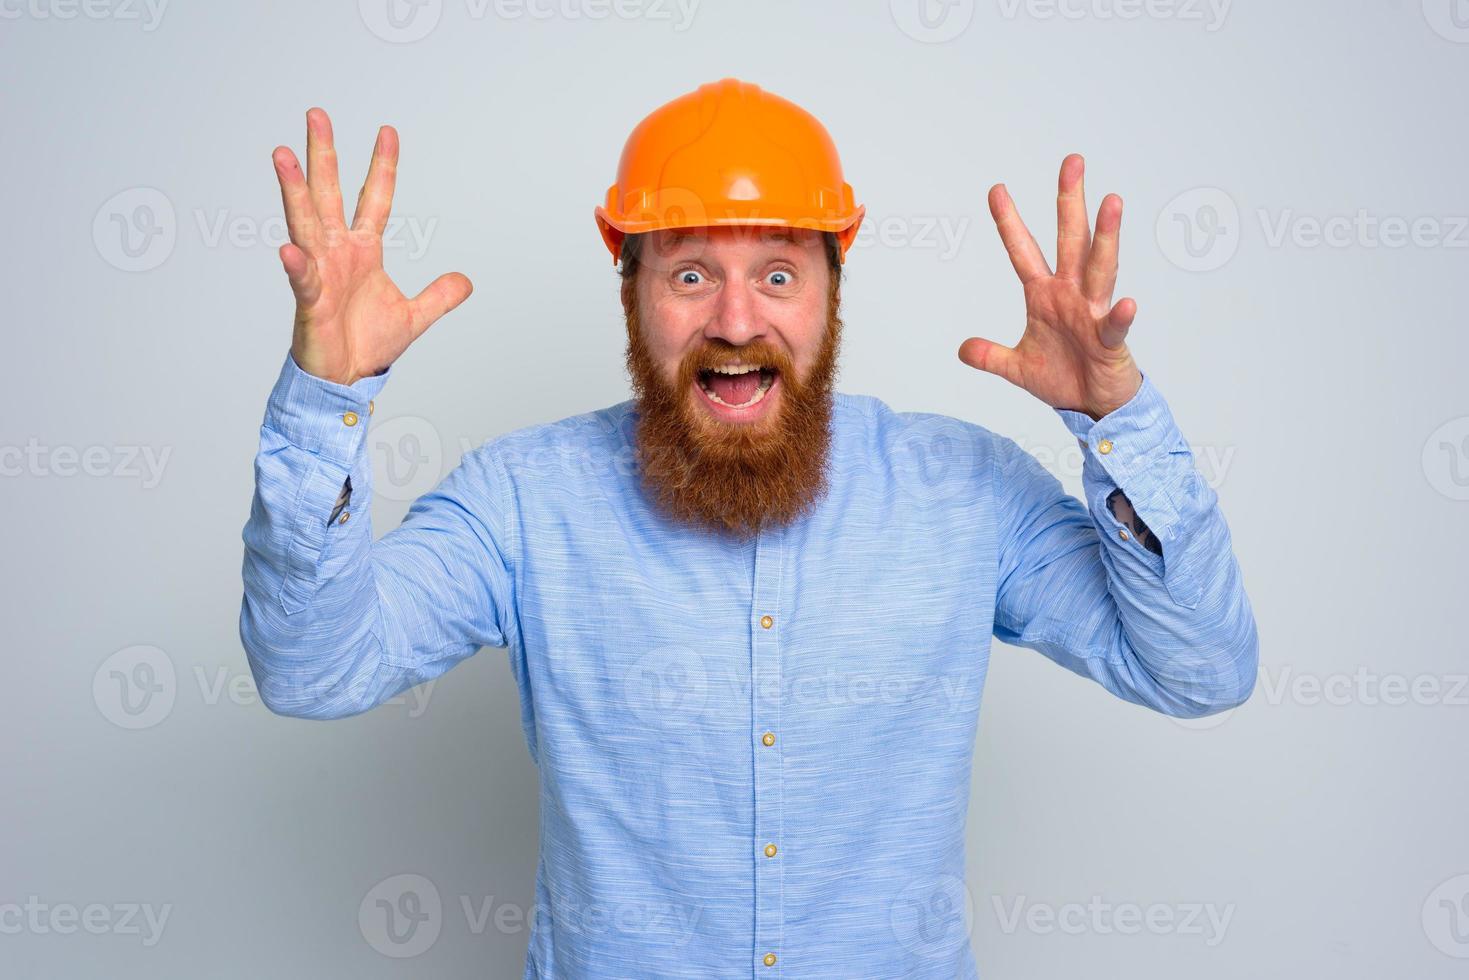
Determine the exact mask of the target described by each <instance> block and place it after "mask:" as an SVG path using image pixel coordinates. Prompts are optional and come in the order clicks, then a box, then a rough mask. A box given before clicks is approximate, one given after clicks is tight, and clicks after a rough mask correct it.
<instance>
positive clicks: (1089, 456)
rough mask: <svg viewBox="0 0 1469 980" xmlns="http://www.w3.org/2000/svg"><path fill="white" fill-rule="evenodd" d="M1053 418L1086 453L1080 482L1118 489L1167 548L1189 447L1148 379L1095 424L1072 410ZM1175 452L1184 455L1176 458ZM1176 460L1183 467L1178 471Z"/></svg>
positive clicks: (1145, 378)
mask: <svg viewBox="0 0 1469 980" xmlns="http://www.w3.org/2000/svg"><path fill="white" fill-rule="evenodd" d="M1056 414H1058V415H1060V416H1061V420H1062V422H1064V423H1065V424H1066V428H1067V429H1069V430H1070V431H1071V434H1072V435H1074V436H1076V440H1077V442H1079V443H1080V444H1081V448H1082V450H1083V451H1084V452H1085V453H1086V461H1085V463H1084V464H1083V466H1082V479H1083V481H1084V482H1086V483H1089V484H1091V485H1092V487H1094V488H1096V487H1097V486H1098V484H1102V485H1105V484H1111V485H1113V486H1117V487H1121V488H1122V491H1123V493H1125V494H1127V498H1128V500H1129V501H1130V502H1131V503H1132V506H1133V509H1134V510H1135V511H1137V513H1138V514H1139V515H1140V516H1142V518H1143V520H1144V521H1145V522H1146V523H1147V525H1148V527H1150V528H1151V529H1152V530H1153V533H1154V534H1157V535H1158V536H1159V538H1160V539H1162V541H1163V544H1164V547H1165V550H1166V547H1167V544H1168V535H1169V532H1171V531H1172V530H1173V526H1174V524H1176V523H1177V521H1178V519H1179V512H1178V509H1177V507H1176V506H1175V502H1174V500H1173V496H1174V494H1173V490H1174V484H1175V483H1176V482H1177V481H1179V480H1180V479H1181V478H1182V474H1183V473H1184V472H1185V470H1186V469H1187V467H1188V466H1191V465H1192V462H1191V450H1190V449H1189V447H1188V443H1187V442H1185V441H1184V438H1183V433H1181V432H1180V431H1179V430H1178V425H1177V423H1176V422H1174V419H1173V413H1172V412H1171V411H1169V409H1168V403H1167V402H1165V401H1164V400H1163V396H1162V394H1160V393H1159V391H1158V389H1157V388H1156V387H1154V385H1153V382H1152V380H1151V379H1150V378H1149V377H1148V376H1147V375H1146V374H1144V375H1143V381H1142V385H1141V386H1139V388H1138V390H1137V392H1136V393H1135V394H1133V396H1132V398H1131V399H1129V400H1128V401H1127V403H1126V404H1124V405H1122V406H1121V407H1119V408H1117V409H1114V410H1113V411H1111V412H1109V413H1107V414H1106V415H1104V416H1102V417H1101V418H1100V419H1097V420H1095V421H1093V419H1092V418H1091V416H1089V415H1087V414H1086V413H1085V412H1078V411H1073V410H1071V409H1056ZM1179 453H1181V454H1182V456H1176V455H1175V454H1179ZM1180 461H1182V462H1184V463H1186V464H1187V466H1185V467H1184V468H1182V469H1181V468H1180V465H1179V464H1180ZM1102 496H1105V494H1102Z"/></svg>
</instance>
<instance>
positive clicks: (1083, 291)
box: [959, 153, 1142, 419]
mask: <svg viewBox="0 0 1469 980" xmlns="http://www.w3.org/2000/svg"><path fill="white" fill-rule="evenodd" d="M1084 170H1085V162H1084V161H1083V160H1082V158H1081V156H1080V155H1079V154H1075V153H1073V154H1071V155H1070V156H1068V157H1067V158H1066V159H1065V160H1064V161H1062V163H1061V175H1060V178H1059V180H1058V189H1057V196H1056V271H1055V272H1054V273H1053V272H1052V271H1051V267H1050V266H1049V265H1048V264H1047V263H1046V259H1045V256H1044V255H1042V254H1041V250H1040V246H1038V245H1037V244H1036V241H1035V238H1034V237H1033V236H1032V235H1031V233H1030V231H1029V230H1028V229H1027V228H1026V227H1025V223H1024V222H1023V221H1021V220H1020V214H1019V212H1018V211H1016V209H1015V202H1014V201H1013V200H1011V198H1010V194H1009V192H1008V191H1007V190H1006V189H1005V185H1003V184H996V185H995V186H994V187H992V188H990V194H989V205H990V213H991V214H992V215H993V216H994V219H995V224H996V226H997V227H998V228H999V232H1000V238H1001V240H1003V242H1004V243H1005V250H1006V252H1008V253H1009V255H1010V261H1011V264H1012V265H1014V267H1015V273H1016V275H1018V276H1019V277H1020V281H1021V283H1022V284H1023V286H1024V288H1025V333H1024V334H1023V335H1022V336H1021V338H1020V341H1019V343H1017V344H1016V345H1015V346H1014V347H1006V346H1004V345H1003V344H999V343H996V342H995V341H992V340H986V339H984V338H981V337H970V338H969V339H968V340H966V341H964V343H963V344H962V345H961V346H960V347H959V359H960V360H961V361H963V362H964V363H965V364H968V365H970V366H971V367H975V368H978V369H979V370H981V371H987V372H989V373H990V374H995V375H998V376H1000V377H1002V378H1004V379H1005V380H1006V381H1009V382H1010V383H1012V384H1015V385H1018V386H1019V387H1021V388H1024V389H1025V390H1026V391H1028V392H1030V393H1031V394H1032V395H1034V396H1036V397H1037V398H1039V399H1040V400H1041V401H1043V402H1045V403H1046V404H1047V405H1050V406H1051V407H1053V408H1066V409H1074V410H1076V411H1081V412H1085V413H1086V414H1088V415H1090V416H1091V417H1092V418H1094V419H1097V418H1101V417H1102V416H1103V415H1106V414H1107V413H1109V412H1111V411H1113V410H1114V409H1117V408H1119V407H1121V406H1122V405H1124V404H1126V403H1127V401H1128V400H1129V399H1131V398H1132V396H1133V395H1134V394H1136V393H1137V390H1138V387H1139V386H1140V385H1141V384H1142V374H1141V373H1140V372H1139V371H1138V368H1137V365H1136V364H1135V363H1134V362H1133V359H1132V354H1131V353H1130V352H1129V351H1128V349H1127V345H1126V343H1125V341H1126V338H1127V331H1128V329H1129V328H1130V327H1131V326H1132V321H1133V317H1135V316H1136V315H1137V303H1136V302H1134V301H1133V300H1131V299H1121V300H1118V301H1117V303H1116V304H1115V305H1114V304H1113V302H1112V291H1113V289H1114V288H1115V287H1116V284H1117V242H1118V234H1119V232H1120V229H1121V226H1122V199H1121V198H1120V197H1118V196H1117V195H1116V194H1108V195H1107V196H1106V197H1105V198H1103V199H1102V204H1101V207H1100V208H1098V210H1097V233H1096V238H1095V240H1093V238H1092V234H1091V228H1090V226H1089V224H1088V221H1087V212H1086V195H1085V191H1084V185H1083V175H1084Z"/></svg>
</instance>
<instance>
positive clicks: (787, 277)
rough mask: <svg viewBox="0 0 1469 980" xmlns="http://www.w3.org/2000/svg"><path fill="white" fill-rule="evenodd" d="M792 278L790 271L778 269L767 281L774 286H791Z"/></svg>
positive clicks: (766, 278) (767, 277) (768, 276)
mask: <svg viewBox="0 0 1469 980" xmlns="http://www.w3.org/2000/svg"><path fill="white" fill-rule="evenodd" d="M791 278H792V276H791V274H790V272H789V271H787V270H785V269H776V270H774V271H772V272H771V273H770V274H769V275H767V276H766V277H765V280H766V282H768V283H770V284H771V285H772V286H789V285H790V284H791Z"/></svg>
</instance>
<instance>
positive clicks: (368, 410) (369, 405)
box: [367, 398, 377, 415]
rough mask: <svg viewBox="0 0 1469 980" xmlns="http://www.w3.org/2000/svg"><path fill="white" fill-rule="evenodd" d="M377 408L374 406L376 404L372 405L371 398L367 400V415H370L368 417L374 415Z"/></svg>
mask: <svg viewBox="0 0 1469 980" xmlns="http://www.w3.org/2000/svg"><path fill="white" fill-rule="evenodd" d="M376 407H377V406H376V405H374V404H373V403H372V399H371V398H369V399H368V400H367V414H368V415H371V414H372V411H373V409H374V408H376Z"/></svg>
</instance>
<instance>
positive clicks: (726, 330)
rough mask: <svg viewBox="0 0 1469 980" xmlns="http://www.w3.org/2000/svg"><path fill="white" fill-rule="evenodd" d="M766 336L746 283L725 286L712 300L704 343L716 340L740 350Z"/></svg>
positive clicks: (731, 282) (752, 295) (752, 291)
mask: <svg viewBox="0 0 1469 980" xmlns="http://www.w3.org/2000/svg"><path fill="white" fill-rule="evenodd" d="M764 336H765V327H764V325H763V321H762V319H761V317H760V314H759V311H758V309H757V304H756V302H755V295H754V290H753V289H752V288H751V287H750V285H749V284H748V283H745V282H741V281H738V280H737V279H736V280H734V281H729V282H726V283H725V284H724V285H723V286H722V287H720V290H719V295H718V297H717V298H716V299H715V308H714V315H713V316H712V317H710V318H709V322H708V324H707V325H706V326H705V327H704V337H705V338H706V339H715V338H717V339H719V340H723V341H725V342H726V343H729V344H733V345H734V346H736V347H743V346H744V345H745V344H748V343H750V342H751V341H753V340H757V339H759V338H761V337H764Z"/></svg>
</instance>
